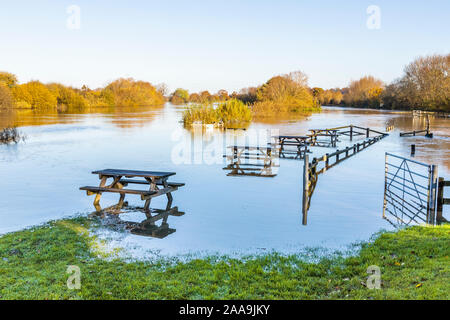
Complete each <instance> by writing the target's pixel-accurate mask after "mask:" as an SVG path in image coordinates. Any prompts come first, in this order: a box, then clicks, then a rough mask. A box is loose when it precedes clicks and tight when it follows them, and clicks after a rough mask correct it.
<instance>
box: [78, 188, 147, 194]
mask: <svg viewBox="0 0 450 320" xmlns="http://www.w3.org/2000/svg"><path fill="white" fill-rule="evenodd" d="M80 190H85V191H87V192H88V195H89V192H90V193H91V194H92V193H94V194H95V193H101V192H112V193H121V194H122V193H123V194H125V193H128V194H139V195H141V196H150V195H153V194H155V193H156V191H148V190H133V189H116V188H104V187H91V186H86V187H81V188H80Z"/></svg>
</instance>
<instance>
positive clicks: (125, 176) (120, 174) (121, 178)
mask: <svg viewBox="0 0 450 320" xmlns="http://www.w3.org/2000/svg"><path fill="white" fill-rule="evenodd" d="M92 173H93V174H98V176H99V179H100V185H99V186H86V187H81V188H80V190H85V191H86V193H87V195H94V194H95V195H96V196H95V200H94V207H95V209H96V210H97V212H101V211H102V208H101V206H100V198H101V196H102V194H103V193H105V192H110V193H119V194H120V199H119V202H118V204H117V205H115V206H114V207H115V208H116V209H119V210H120V209H121V208H122V207H123V205H124V201H125V195H126V194H133V195H140V196H141V199H142V200H144V201H145V204H144V210H146V211H148V210H149V208H150V202H151V199H152V198H154V197H158V196H161V195H164V194H165V195H166V196H167V200H168V203H167V207H166V210H169V209H170V208H171V206H172V201H173V197H172V192H174V191H176V190H178V188H179V187H182V186H184V183H176V182H168V181H167V179H168V178H169V177H171V176H173V175H175V174H176V173H175V172H160V171H139V170H122V169H105V170H99V171H93V172H92ZM131 178H143V179H141V180H135V179H131ZM108 179H112V182H111V183H109V184H107V180H108ZM129 184H136V185H148V186H149V189H148V190H139V189H127V188H125V187H126V186H128V185H129ZM160 187H161V188H160Z"/></svg>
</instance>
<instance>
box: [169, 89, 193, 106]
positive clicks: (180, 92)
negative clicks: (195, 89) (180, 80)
mask: <svg viewBox="0 0 450 320" xmlns="http://www.w3.org/2000/svg"><path fill="white" fill-rule="evenodd" d="M188 101H189V91H187V90H185V89H182V88H178V89H176V90H175V91H174V92H173V93H172V96H171V97H170V102H172V103H173V104H183V103H187V102H188Z"/></svg>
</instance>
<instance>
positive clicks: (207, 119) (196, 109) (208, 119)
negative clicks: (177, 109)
mask: <svg viewBox="0 0 450 320" xmlns="http://www.w3.org/2000/svg"><path fill="white" fill-rule="evenodd" d="M197 121H198V122H201V123H203V124H213V123H217V122H219V121H220V119H219V116H218V113H217V110H216V109H214V107H213V106H212V105H208V104H193V105H191V106H189V107H188V108H187V109H186V110H185V111H184V113H183V123H184V125H185V126H191V125H192V124H193V123H194V122H197Z"/></svg>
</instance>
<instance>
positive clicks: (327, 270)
mask: <svg viewBox="0 0 450 320" xmlns="http://www.w3.org/2000/svg"><path fill="white" fill-rule="evenodd" d="M94 227H95V223H94V222H92V221H89V220H87V219H84V218H76V219H70V220H62V221H56V222H51V223H49V224H47V225H44V226H40V227H36V228H33V229H28V230H24V231H20V232H15V233H10V234H6V235H4V236H2V237H0V299H23V298H27V299H212V298H215V299H399V298H402V299H449V298H450V287H449V286H450V262H449V257H448V256H449V253H450V252H449V245H450V226H448V225H447V226H442V227H414V228H409V229H406V230H403V231H400V232H397V233H384V234H382V235H380V236H379V237H378V238H377V239H376V240H375V241H374V242H372V243H365V244H363V245H362V248H361V251H360V253H359V254H358V255H357V256H354V257H347V258H343V257H333V258H323V259H322V260H321V261H320V262H318V263H308V262H304V261H302V259H301V258H300V257H298V256H289V257H283V256H280V255H277V254H269V255H266V256H261V257H254V258H252V259H246V260H244V261H241V260H236V259H227V258H224V259H222V260H219V261H216V260H215V259H201V260H200V259H199V260H192V261H190V262H187V263H181V262H178V263H169V262H164V261H160V262H153V263H151V262H125V261H122V260H120V259H118V258H111V257H110V258H109V259H105V255H107V254H106V253H105V252H104V250H103V249H102V245H101V243H100V242H98V241H97V240H96V239H95V238H94V237H93V236H92V235H91V233H90V232H89V230H91V229H92V228H94ZM162 241H163V240H162ZM68 265H77V266H79V267H80V269H81V289H80V290H69V289H68V288H67V286H66V281H67V278H68V275H67V274H66V270H67V266H68ZM370 265H377V266H379V267H380V269H381V281H382V282H381V289H379V290H370V289H367V288H366V287H365V283H366V280H367V276H368V274H367V273H366V270H367V267H368V266H370Z"/></svg>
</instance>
